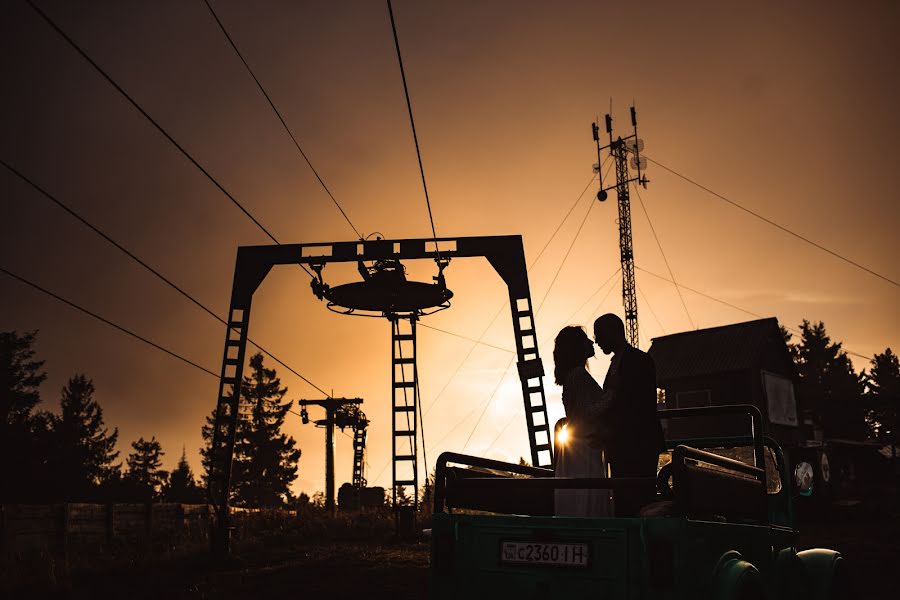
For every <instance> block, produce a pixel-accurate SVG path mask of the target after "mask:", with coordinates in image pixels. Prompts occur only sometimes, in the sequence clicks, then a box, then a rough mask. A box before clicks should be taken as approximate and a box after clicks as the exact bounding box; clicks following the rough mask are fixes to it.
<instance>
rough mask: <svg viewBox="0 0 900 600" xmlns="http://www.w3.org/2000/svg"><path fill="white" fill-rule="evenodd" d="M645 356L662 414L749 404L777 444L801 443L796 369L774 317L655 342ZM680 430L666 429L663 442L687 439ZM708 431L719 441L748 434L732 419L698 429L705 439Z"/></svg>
mask: <svg viewBox="0 0 900 600" xmlns="http://www.w3.org/2000/svg"><path fill="white" fill-rule="evenodd" d="M649 354H650V356H652V357H653V360H654V361H655V363H656V379H657V387H659V388H661V389H662V390H664V391H665V405H666V408H690V407H699V406H718V405H726V404H752V405H754V406H756V407H758V408H759V410H760V412H762V415H763V423H764V427H765V431H766V433H767V434H768V435H771V436H772V437H773V438H775V439H776V440H777V441H778V442H779V443H780V444H782V445H785V444H788V445H790V444H795V443H797V442H799V441H800V440H801V439H803V437H805V436H804V435H803V434H802V432H801V429H802V428H801V414H800V409H799V407H798V406H797V400H796V397H795V395H794V382H795V380H796V377H797V374H796V369H795V367H794V363H793V361H792V359H791V356H790V352H789V350H788V346H787V343H786V342H785V340H784V336H783V335H782V333H781V329H780V327H779V326H778V320H777V319H775V318H774V317H770V318H768V319H759V320H756V321H748V322H746V323H735V324H733V325H725V326H722V327H711V328H709V329H698V330H696V331H686V332H684V333H676V334H672V335H666V336H662V337H658V338H654V339H653V344H652V345H651V347H650V350H649ZM684 424H686V423H685V422H684V421H681V422H679V423H669V424H668V429H667V436H668V437H687V435H688V434H689V432H688V431H687V430H685V429H683V425H684ZM709 428H715V429H716V430H717V431H718V432H721V434H722V435H732V434H736V433H742V432H746V431H748V429H747V428H746V424H745V423H738V422H737V421H736V420H734V419H718V420H716V421H714V422H710V423H708V424H706V425H703V426H702V429H703V432H704V433H707V434H708V433H710V431H709ZM741 428H742V430H741V431H736V429H741Z"/></svg>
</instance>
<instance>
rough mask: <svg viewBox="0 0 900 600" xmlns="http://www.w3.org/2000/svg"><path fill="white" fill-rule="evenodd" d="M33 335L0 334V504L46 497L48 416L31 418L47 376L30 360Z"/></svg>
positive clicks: (47, 494) (33, 416) (50, 478)
mask: <svg viewBox="0 0 900 600" xmlns="http://www.w3.org/2000/svg"><path fill="white" fill-rule="evenodd" d="M36 335H37V332H34V331H32V332H30V333H25V334H23V335H19V334H18V333H17V332H15V331H3V332H0V472H2V473H3V480H4V481H5V482H6V484H5V485H2V486H0V502H22V501H28V502H35V501H45V500H48V499H50V498H48V496H49V495H50V492H49V490H48V489H47V486H48V483H49V482H50V481H52V476H51V475H50V472H49V468H48V465H47V453H48V450H49V448H50V446H51V444H50V442H49V439H48V438H49V432H50V428H49V423H50V415H48V414H47V413H43V412H42V413H37V414H33V411H34V408H35V406H37V404H38V403H39V402H40V401H41V397H40V391H39V386H40V385H41V383H42V382H43V381H44V380H45V379H46V377H47V374H46V373H44V372H43V371H42V370H41V367H42V366H43V364H44V362H43V361H37V360H34V354H35V352H34V348H33V346H34V343H35V338H36Z"/></svg>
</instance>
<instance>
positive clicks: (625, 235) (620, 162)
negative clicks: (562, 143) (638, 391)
mask: <svg viewBox="0 0 900 600" xmlns="http://www.w3.org/2000/svg"><path fill="white" fill-rule="evenodd" d="M631 126H632V128H633V130H634V132H633V133H632V134H631V135H629V136H628V137H625V138H622V137H618V138H616V139H613V133H612V117H611V116H610V115H608V114H607V115H606V133H607V134H608V135H609V145H608V146H602V147H601V146H600V128H599V126H598V125H597V123H594V124H593V126H592V131H593V135H594V141H595V142H596V143H597V163H596V164H595V165H594V171H595V172H596V173H598V174H599V178H600V191H599V192H597V200H599V201H600V202H603V201H605V200H606V198H607V191H608V190H611V189H615V190H616V196H617V198H618V200H619V202H618V205H619V258H620V260H621V262H622V306H623V307H624V309H625V335H626V337H627V338H628V343H630V344H631V345H632V346H634V347H635V348H637V347H639V340H638V305H637V288H636V284H635V279H634V243H633V238H632V235H631V197H630V194H629V191H628V185H629V184H630V183H631V182H637V183H639V184H641V185H642V186H644V188H646V187H647V183H649V181H650V180H649V179H647V177H646V176H644V175H643V174H642V172H641V171H642V170H643V169H646V167H647V159H646V158H644V157H642V156H641V151H642V150H643V149H644V141H643V140H641V139H639V138H638V135H637V113H636V112H635V110H634V107H633V106H632V107H631ZM607 149H608V150H609V155H610V157H612V159H613V162H614V164H615V167H616V183H615V185H611V186H608V187H604V185H603V173H602V169H601V164H602V161H601V160H600V155H601V152H602V151H603V150H607ZM629 153H631V161H630V162H631V168H632V169H635V170H636V171H637V177H631V174H630V172H629V160H628V154H629Z"/></svg>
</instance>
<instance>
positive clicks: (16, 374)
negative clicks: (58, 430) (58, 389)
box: [0, 331, 47, 425]
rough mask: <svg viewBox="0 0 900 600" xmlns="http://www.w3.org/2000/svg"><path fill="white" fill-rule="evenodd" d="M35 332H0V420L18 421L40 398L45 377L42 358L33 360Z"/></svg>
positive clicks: (9, 422)
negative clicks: (40, 387)
mask: <svg viewBox="0 0 900 600" xmlns="http://www.w3.org/2000/svg"><path fill="white" fill-rule="evenodd" d="M36 336H37V332H36V331H32V332H31V333H25V334H23V335H21V336H20V335H19V334H18V333H16V332H15V331H2V332H0V423H2V424H3V425H15V424H21V423H24V422H26V421H27V420H28V418H29V417H30V416H31V411H32V410H33V409H34V407H35V406H36V405H37V404H38V403H39V402H40V401H41V396H40V391H39V389H38V388H39V386H40V385H41V383H43V382H44V380H45V379H46V378H47V374H46V373H44V372H42V371H41V367H43V366H44V361H42V360H33V359H34V348H33V347H32V346H34V341H35V338H36Z"/></svg>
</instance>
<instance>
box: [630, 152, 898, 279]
mask: <svg viewBox="0 0 900 600" xmlns="http://www.w3.org/2000/svg"><path fill="white" fill-rule="evenodd" d="M643 156H644V157H646V158H647V160H649V161H650V162H652V163H653V164H655V165H656V166H658V167H661V168H662V169H664V170H666V171H668V172H669V173H671V174H672V175H675V176H676V177H678V178H680V179H683V180H685V181H687V182H688V183H690V184H692V185H695V186H697V187H698V188H700V189H701V190H703V191H704V192H707V193H709V194H712V195H713V196H715V197H716V198H718V199H719V200H723V201H725V202H727V203H728V204H730V205H732V206H734V207H735V208H739V209H740V210H742V211H744V212H745V213H747V214H749V215H752V216H754V217H756V218H757V219H759V220H760V221H763V222H764V223H768V224H769V225H771V226H772V227H776V228H777V229H780V230H781V231H783V232H785V233H787V234H789V235H792V236H794V237H795V238H797V239H798V240H801V241H803V242H806V243H807V244H809V245H810V246H814V247H816V248H818V249H819V250H822V251H823V252H827V253H828V254H830V255H832V256H834V257H835V258H839V259H841V260H842V261H844V262H846V263H848V264H850V265H853V266H854V267H856V268H857V269H861V270H863V271H865V272H866V273H869V274H870V275H874V276H875V277H878V278H879V279H883V280H884V281H887V282H888V283H890V284H893V285H895V286H897V287H900V283H898V282H896V281H894V280H893V279H890V278H889V277H886V276H884V275H882V274H881V273H878V272H876V271H873V270H872V269H870V268H868V267H866V266H863V265H861V264H859V263H858V262H856V261H854V260H852V259H849V258H847V257H846V256H844V255H843V254H839V253H838V252H835V251H834V250H831V249H830V248H826V247H825V246H823V245H822V244H819V243H817V242H814V241H812V240H811V239H809V238H808V237H805V236H802V235H800V234H799V233H797V232H795V231H792V230H790V229H788V228H787V227H785V226H784V225H779V224H778V223H776V222H775V221H773V220H771V219H769V218H767V217H764V216H762V215H761V214H759V213H758V212H755V211H753V210H751V209H749V208H747V207H746V206H744V205H742V204H739V203H737V202H735V201H734V200H731V199H730V198H726V197H725V196H723V195H722V194H720V193H718V192H715V191H713V190H711V189H709V188H708V187H706V186H705V185H702V184H700V183H698V182H697V181H695V180H693V179H691V178H690V177H688V176H687V175H682V174H681V173H679V172H678V171H676V170H674V169H672V168H670V167H667V166H666V165H664V164H662V163H660V162H659V161H657V160H653V159H652V158H650V157H649V156H647V155H646V154H644V155H643ZM685 289H687V288H685Z"/></svg>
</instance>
